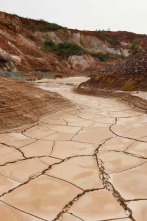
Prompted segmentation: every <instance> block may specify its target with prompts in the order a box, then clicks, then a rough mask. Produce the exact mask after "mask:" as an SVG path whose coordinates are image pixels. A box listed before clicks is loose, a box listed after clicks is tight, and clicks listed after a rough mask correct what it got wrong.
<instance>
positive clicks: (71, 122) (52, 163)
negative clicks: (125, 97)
mask: <svg viewBox="0 0 147 221" xmlns="http://www.w3.org/2000/svg"><path fill="white" fill-rule="evenodd" d="M83 80H85V79H84V78H79V79H78V78H75V82H79V83H80V81H83ZM70 82H72V83H71V84H70ZM72 84H73V86H75V83H74V79H73V78H72V79H70V78H68V79H56V80H46V81H45V80H44V81H43V82H42V83H41V82H40V83H39V84H38V83H36V86H38V87H41V88H42V89H45V90H51V91H53V92H58V93H60V94H61V95H62V96H64V97H66V98H68V99H69V100H71V101H72V103H73V107H70V108H64V109H62V108H61V109H60V110H58V111H57V112H56V113H53V114H50V115H48V116H44V117H42V118H41V119H40V120H39V121H38V122H37V125H36V126H33V127H31V128H30V129H26V130H24V131H21V132H13V133H3V134H0V220H1V221H10V220H11V221H41V220H44V221H55V220H57V221H80V220H82V221H146V220H147V114H146V113H145V111H142V110H140V109H138V108H137V107H135V106H134V105H132V104H129V103H127V102H126V103H124V102H122V101H121V100H120V99H119V98H102V97H94V96H88V95H80V94H76V93H74V92H73V91H72V87H73V86H72Z"/></svg>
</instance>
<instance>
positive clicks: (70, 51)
mask: <svg viewBox="0 0 147 221" xmlns="http://www.w3.org/2000/svg"><path fill="white" fill-rule="evenodd" d="M44 51H45V52H58V53H60V54H63V55H66V56H72V55H82V54H89V55H91V56H93V57H96V58H98V59H99V60H100V61H102V62H106V61H109V60H113V59H119V58H120V57H121V58H122V56H116V55H111V54H110V53H102V52H97V53H95V52H90V51H88V50H85V49H84V48H82V47H80V46H79V45H77V44H75V43H68V42H64V43H59V44H56V43H55V42H54V41H52V40H46V41H45V42H44Z"/></svg>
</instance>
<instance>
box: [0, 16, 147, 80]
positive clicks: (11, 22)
mask: <svg viewBox="0 0 147 221" xmlns="http://www.w3.org/2000/svg"><path fill="white" fill-rule="evenodd" d="M136 39H137V40H139V41H140V43H141V46H140V47H147V36H146V35H137V34H133V33H128V32H109V31H108V32H106V31H94V32H92V31H78V30H72V29H66V28H64V27H61V26H59V25H56V24H51V23H48V22H45V21H43V20H40V21H36V20H32V19H26V18H21V17H18V16H17V15H10V14H7V13H4V12H0V69H2V70H6V71H17V70H18V71H21V72H23V73H25V74H27V75H29V76H30V75H31V72H43V73H45V72H47V73H57V74H59V73H60V74H63V73H64V74H70V73H81V72H82V73H83V72H87V73H90V72H91V73H96V72H97V71H98V70H101V69H102V68H103V67H104V66H105V65H104V62H101V61H106V60H108V61H111V60H115V59H119V58H120V56H128V55H129V50H130V46H131V44H132V42H133V41H134V40H136ZM45 43H47V44H48V43H49V44H51V45H52V44H55V47H56V49H55V48H53V47H52V48H50V47H49V48H48V50H45ZM68 43H70V44H73V45H72V46H73V47H77V46H78V47H79V50H80V53H79V51H78V52H75V51H72V53H71V54H68V53H65V50H58V49H59V47H58V45H60V44H61V45H60V49H63V48H61V47H64V49H65V47H66V46H67V44H68ZM49 46H50V45H49ZM68 46H69V47H70V46H71V45H68ZM57 48H58V49H57ZM70 49H71V48H70ZM72 50H73V48H72ZM84 54H85V55H84ZM83 55H84V56H83ZM108 55H109V56H108ZM73 56H74V57H73ZM86 56H89V57H86ZM106 65H107V63H106Z"/></svg>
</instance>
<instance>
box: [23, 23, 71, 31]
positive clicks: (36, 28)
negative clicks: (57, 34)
mask: <svg viewBox="0 0 147 221" xmlns="http://www.w3.org/2000/svg"><path fill="white" fill-rule="evenodd" d="M27 28H29V29H31V30H32V31H33V32H35V31H48V30H49V31H57V30H60V29H67V28H66V27H63V26H61V25H58V24H55V23H47V24H45V25H29V26H28V25H27Z"/></svg>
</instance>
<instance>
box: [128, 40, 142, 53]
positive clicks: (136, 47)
mask: <svg viewBox="0 0 147 221" xmlns="http://www.w3.org/2000/svg"><path fill="white" fill-rule="evenodd" d="M140 44H141V42H140V41H139V40H134V41H133V42H132V45H131V48H130V49H131V51H132V53H136V52H137V51H138V50H139V46H140Z"/></svg>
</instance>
